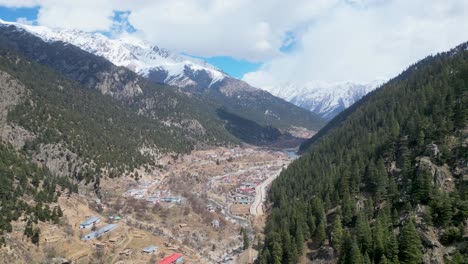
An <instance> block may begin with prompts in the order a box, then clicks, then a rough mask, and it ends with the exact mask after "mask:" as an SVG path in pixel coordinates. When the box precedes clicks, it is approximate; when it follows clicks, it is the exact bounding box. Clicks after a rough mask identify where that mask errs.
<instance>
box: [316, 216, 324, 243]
mask: <svg viewBox="0 0 468 264" xmlns="http://www.w3.org/2000/svg"><path fill="white" fill-rule="evenodd" d="M315 237H316V239H317V241H318V242H319V244H323V242H324V241H325V239H326V238H327V233H326V231H325V224H324V222H323V221H320V224H319V225H318V227H317V231H316V235H315Z"/></svg>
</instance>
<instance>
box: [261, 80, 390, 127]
mask: <svg viewBox="0 0 468 264" xmlns="http://www.w3.org/2000/svg"><path fill="white" fill-rule="evenodd" d="M382 83H383V82H382V81H374V82H371V83H367V84H358V83H353V82H341V83H327V82H307V83H297V82H291V83H284V84H279V85H276V86H272V87H262V89H264V90H266V91H268V92H270V93H271V94H273V95H275V96H278V97H280V98H283V99H284V100H286V101H288V102H291V103H293V104H295V105H297V106H300V107H302V108H305V109H308V110H310V111H311V112H313V113H316V114H318V115H320V116H321V117H322V118H324V119H326V120H331V119H332V118H333V117H335V116H336V115H337V114H339V113H340V112H341V111H343V110H344V109H346V108H348V107H349V106H351V105H352V104H354V103H355V102H357V101H359V100H360V99H361V98H362V97H363V96H364V95H366V94H368V93H369V92H371V91H373V90H374V89H376V88H377V87H379V86H380V85H381V84H382Z"/></svg>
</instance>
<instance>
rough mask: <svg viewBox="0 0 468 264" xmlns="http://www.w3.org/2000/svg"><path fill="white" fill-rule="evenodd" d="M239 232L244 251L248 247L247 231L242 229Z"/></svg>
mask: <svg viewBox="0 0 468 264" xmlns="http://www.w3.org/2000/svg"><path fill="white" fill-rule="evenodd" d="M241 232H242V238H243V240H244V250H246V249H248V248H249V246H250V241H249V234H248V233H247V230H246V229H245V228H242V230H241Z"/></svg>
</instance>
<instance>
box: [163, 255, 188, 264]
mask: <svg viewBox="0 0 468 264" xmlns="http://www.w3.org/2000/svg"><path fill="white" fill-rule="evenodd" d="M183 262H184V259H183V258H182V255H181V254H179V253H174V254H172V255H170V256H169V257H165V258H163V259H162V260H161V261H160V262H159V264H179V263H183Z"/></svg>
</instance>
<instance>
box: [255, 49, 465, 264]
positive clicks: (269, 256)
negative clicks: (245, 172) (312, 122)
mask: <svg viewBox="0 0 468 264" xmlns="http://www.w3.org/2000/svg"><path fill="white" fill-rule="evenodd" d="M467 46H468V44H463V45H461V46H459V47H457V48H456V49H454V50H452V51H450V52H446V53H442V54H439V55H436V56H431V57H428V58H426V59H424V60H422V61H420V62H419V63H417V64H415V65H413V66H411V67H410V68H409V69H408V70H406V71H404V72H403V73H402V74H400V75H399V76H398V77H396V78H394V79H392V80H390V81H389V82H388V83H387V84H385V85H383V86H382V87H381V88H379V89H377V90H376V91H374V92H373V93H371V94H369V95H367V96H366V97H365V98H363V99H362V100H361V101H360V102H358V103H357V104H355V105H354V106H352V107H351V108H349V109H347V110H346V111H344V112H342V113H341V114H340V115H338V116H337V117H336V118H335V119H334V120H332V121H331V122H330V123H329V124H328V125H327V126H326V127H325V128H324V129H322V130H321V132H319V134H317V135H316V136H315V137H313V138H312V139H311V140H310V141H308V142H307V143H306V144H304V145H303V146H302V151H303V152H304V154H303V156H302V157H301V158H300V159H298V160H296V161H295V162H293V163H292V164H291V165H290V166H289V167H288V168H287V169H286V170H285V171H283V172H282V174H281V175H280V177H279V178H278V179H277V180H276V181H275V182H274V183H273V185H272V187H271V190H270V194H269V201H270V202H271V204H272V206H271V214H270V216H269V219H268V222H267V225H266V229H265V235H266V237H265V241H264V248H263V250H262V251H261V252H260V254H261V256H260V263H275V264H279V263H297V261H298V259H299V258H301V256H303V255H306V257H311V254H313V252H320V249H324V248H330V247H331V248H332V249H333V258H335V259H336V261H337V262H339V263H421V262H422V261H423V259H422V258H423V253H424V252H428V251H429V250H435V249H434V245H430V242H428V241H427V239H424V238H425V237H427V235H428V234H429V233H431V234H436V238H437V240H438V241H440V243H442V245H444V246H448V245H450V246H453V247H454V249H455V250H454V251H455V252H452V254H451V255H450V256H446V259H445V261H446V262H447V263H466V262H464V261H466V259H467V258H468V255H467V254H468V252H467V245H466V240H465V241H463V234H464V230H465V229H466V226H465V225H466V220H467V217H468V201H467V193H466V188H467V186H466V185H467V181H466V180H467V179H464V178H463V175H465V177H466V173H467V172H466V170H467V162H468V146H467V144H468V142H467V138H468V126H467V125H468V124H467V118H468V51H467V50H466V48H467ZM445 169H446V170H445ZM442 171H445V173H442ZM444 177H445V178H444ZM447 182H449V183H450V184H447ZM465 239H466V238H465ZM314 256H316V255H314Z"/></svg>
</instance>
